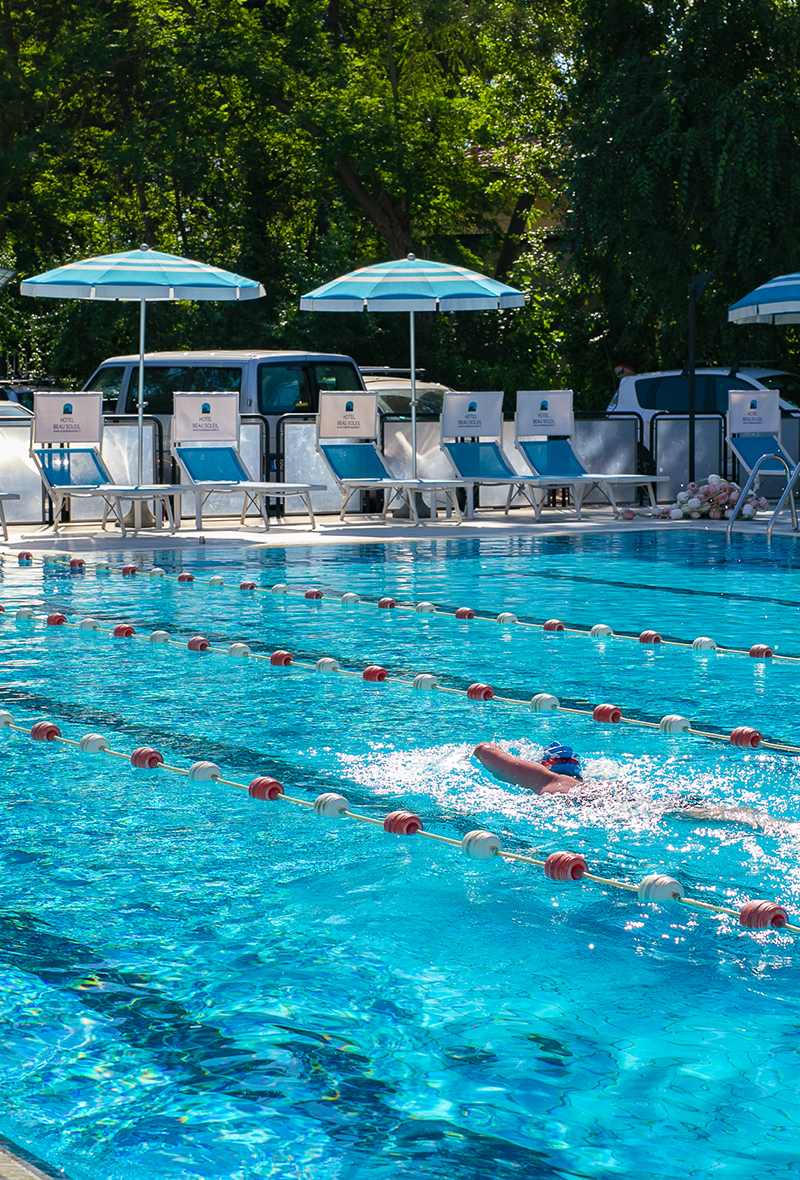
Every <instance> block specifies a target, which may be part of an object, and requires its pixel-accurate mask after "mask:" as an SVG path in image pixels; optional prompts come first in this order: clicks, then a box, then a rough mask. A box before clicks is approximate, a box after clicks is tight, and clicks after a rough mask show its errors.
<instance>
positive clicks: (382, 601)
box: [378, 598, 397, 610]
mask: <svg viewBox="0 0 800 1180" xmlns="http://www.w3.org/2000/svg"><path fill="white" fill-rule="evenodd" d="M396 606H397V603H396V602H395V600H394V599H393V598H379V599H378V609H379V610H394V608H395V607H396Z"/></svg>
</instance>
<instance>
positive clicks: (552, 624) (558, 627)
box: [542, 619, 564, 631]
mask: <svg viewBox="0 0 800 1180" xmlns="http://www.w3.org/2000/svg"><path fill="white" fill-rule="evenodd" d="M542 630H543V631H563V630H564V624H563V623H562V622H561V619H548V620H547V622H546V623H545V625H544V626H543V627H542Z"/></svg>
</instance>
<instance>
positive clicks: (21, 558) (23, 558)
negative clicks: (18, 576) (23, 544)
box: [17, 549, 33, 565]
mask: <svg viewBox="0 0 800 1180" xmlns="http://www.w3.org/2000/svg"><path fill="white" fill-rule="evenodd" d="M17 561H18V562H19V564H20V565H31V564H32V562H33V554H32V553H29V552H28V550H27V549H23V550H22V552H21V553H18V554H17Z"/></svg>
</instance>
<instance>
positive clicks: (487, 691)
mask: <svg viewBox="0 0 800 1180" xmlns="http://www.w3.org/2000/svg"><path fill="white" fill-rule="evenodd" d="M493 696H494V689H493V688H492V686H491V685H490V684H479V683H476V684H471V685H470V686H469V688H468V689H467V699H468V700H470V701H490V700H491V699H492V697H493Z"/></svg>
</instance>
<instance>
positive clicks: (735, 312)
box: [728, 274, 800, 324]
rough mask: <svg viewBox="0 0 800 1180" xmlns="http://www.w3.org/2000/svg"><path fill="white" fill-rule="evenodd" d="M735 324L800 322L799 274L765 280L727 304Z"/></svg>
mask: <svg viewBox="0 0 800 1180" xmlns="http://www.w3.org/2000/svg"><path fill="white" fill-rule="evenodd" d="M728 319H729V320H732V321H733V322H734V323H735V324H800V274H793V275H779V277H778V278H777V279H770V281H769V282H768V283H762V284H761V286H760V287H756V289H755V291H751V292H750V294H749V295H745V297H744V299H740V300H739V302H738V303H734V304H732V305H731V307H729V308H728Z"/></svg>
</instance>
